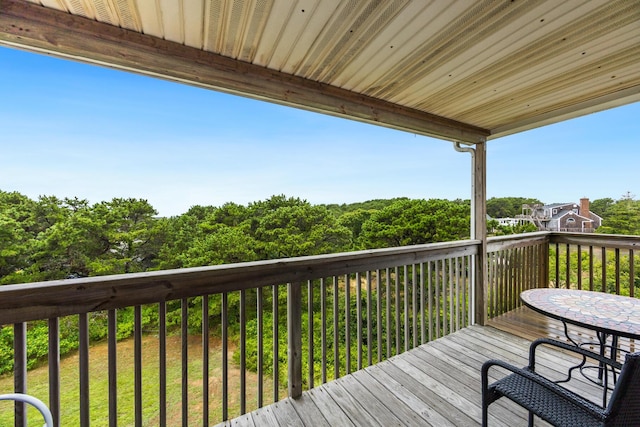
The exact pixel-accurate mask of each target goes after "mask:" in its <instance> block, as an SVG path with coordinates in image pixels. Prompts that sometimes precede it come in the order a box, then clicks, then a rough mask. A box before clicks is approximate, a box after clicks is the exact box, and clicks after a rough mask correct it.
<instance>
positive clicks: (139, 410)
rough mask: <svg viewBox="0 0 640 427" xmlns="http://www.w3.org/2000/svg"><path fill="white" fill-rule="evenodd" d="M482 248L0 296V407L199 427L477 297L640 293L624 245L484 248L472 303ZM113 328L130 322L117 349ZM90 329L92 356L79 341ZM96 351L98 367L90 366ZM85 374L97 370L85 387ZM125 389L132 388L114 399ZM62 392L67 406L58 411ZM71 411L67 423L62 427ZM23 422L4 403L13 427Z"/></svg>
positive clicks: (314, 380)
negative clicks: (5, 337) (0, 402)
mask: <svg viewBox="0 0 640 427" xmlns="http://www.w3.org/2000/svg"><path fill="white" fill-rule="evenodd" d="M480 247H481V245H480V242H479V241H477V240H467V241H460V242H448V243H437V244H429V245H418V246H410V247H403V248H392V249H380V250H370V251H361V252H353V253H343V254H331V255H322V256H313V257H300V258H292V259H283V260H273V261H261V262H253V263H241V264H233V265H221V266H213V267H202V268H191V269H183V270H172V271H158V272H148V273H140V274H129V275H120V276H105V277H91V278H81V279H69V280H62V281H53V282H43V283H32V284H22V285H8V286H2V287H0V325H7V326H5V328H10V331H11V332H12V334H13V344H14V375H13V383H14V384H13V390H3V389H0V393H4V392H13V391H15V392H28V393H31V394H35V395H36V397H39V398H40V399H42V400H43V401H45V402H47V403H48V405H49V406H50V408H51V410H52V412H53V414H54V418H55V419H56V423H57V425H61V424H60V422H62V425H70V424H73V425H82V426H85V425H89V423H90V421H91V424H92V425H97V424H96V420H95V417H96V414H97V413H99V409H96V407H97V406H99V404H103V403H105V402H106V404H107V409H106V410H103V413H107V414H108V418H109V420H108V424H109V425H110V426H112V425H117V424H121V425H131V424H133V425H142V424H143V423H148V422H151V423H152V424H154V425H161V426H164V425H172V424H182V425H189V424H198V425H200V424H202V425H208V424H212V423H215V422H218V421H222V420H226V419H229V418H232V417H235V416H238V415H240V414H243V413H246V412H248V411H250V410H252V409H254V408H257V407H261V406H263V405H266V404H269V403H271V402H275V401H278V400H279V399H281V398H282V397H284V396H287V395H290V396H298V395H299V394H300V393H301V392H302V390H304V389H311V388H313V387H315V386H316V385H318V384H321V383H324V382H326V381H330V380H332V379H334V378H338V377H340V376H343V375H345V374H348V373H350V372H353V371H355V370H359V369H362V368H364V367H366V366H370V365H372V364H375V363H377V362H379V361H381V360H384V359H387V358H389V357H391V356H394V355H396V354H399V353H401V352H404V351H407V350H409V349H411V348H414V347H416V346H417V345H420V344H422V343H424V342H427V341H430V340H433V339H435V338H438V337H441V336H443V335H446V334H448V333H451V332H454V331H456V330H458V329H460V328H463V327H465V326H467V325H469V324H471V323H473V319H474V313H473V307H474V306H475V305H474V303H475V301H474V297H475V295H482V294H483V292H484V294H485V295H486V307H487V315H488V317H489V318H491V317H495V316H498V315H500V314H503V313H505V312H508V311H510V310H512V309H514V308H516V307H518V306H519V305H520V300H519V297H518V296H519V294H520V292H521V291H523V290H525V289H529V288H534V287H546V286H557V287H571V288H576V289H592V290H598V291H606V292H614V293H618V294H623V295H630V296H636V295H637V292H638V291H637V290H636V289H635V288H636V287H637V286H640V278H638V277H637V274H636V272H637V271H638V269H639V268H640V266H638V262H639V261H638V257H637V256H635V250H636V249H637V248H638V247H640V237H637V236H610V235H598V234H588V235H585V234H569V233H549V232H539V233H528V234H522V235H513V236H504V237H496V238H490V239H489V241H488V244H487V254H486V257H485V259H486V262H487V282H486V289H485V290H484V291H483V290H479V291H478V290H477V289H475V284H474V277H476V274H475V270H476V265H475V264H476V262H477V255H478V249H479V248H480ZM603 266H604V268H603ZM119 318H132V319H133V320H132V324H133V326H132V328H131V330H132V331H131V333H130V334H129V332H128V330H125V331H123V330H122V325H121V324H120V323H119V321H118V319H119ZM149 319H151V320H149ZM69 323H71V324H73V325H74V327H75V328H76V331H77V344H78V345H77V351H75V352H72V353H71V355H70V356H68V357H65V358H64V359H65V360H63V362H64V364H65V365H69V364H75V368H74V369H72V372H73V373H72V374H71V375H69V374H65V375H63V376H61V366H62V364H63V363H61V358H62V354H61V353H62V350H61V348H60V343H61V341H62V339H61V338H62V337H61V336H60V334H61V330H66V329H68V324H69ZM98 324H99V325H104V327H105V328H106V330H107V333H106V337H107V338H106V340H105V343H102V342H100V343H97V342H95V340H93V339H92V338H91V337H92V336H93V333H92V328H95V327H96V325H98ZM61 325H67V326H66V327H65V328H61ZM76 325H77V326H76ZM119 325H120V326H119ZM36 328H46V329H47V330H48V360H46V361H44V363H46V369H47V371H48V374H47V375H46V377H47V379H46V382H47V384H46V387H44V388H43V387H35V386H34V387H32V386H33V384H32V382H30V381H29V378H30V377H31V376H32V375H34V373H33V372H34V371H29V372H27V365H28V363H29V358H28V356H27V354H28V351H27V350H28V348H29V345H30V344H29V343H30V341H29V336H30V333H31V332H32V331H33V330H34V329H36ZM127 336H130V337H131V338H126V337H127ZM194 340H195V341H194ZM98 346H103V347H105V348H106V351H105V352H106V356H105V357H104V358H103V359H106V363H105V361H104V360H103V359H101V358H97V356H95V355H94V354H95V353H94V350H95V349H96V348H97V347H98ZM96 365H99V366H103V365H104V366H105V368H104V369H102V370H104V373H102V372H100V371H101V369H98V371H99V374H100V375H102V377H101V378H99V379H97V380H96V375H98V374H97V373H96V372H95V371H96V369H94V367H95V366H96ZM40 369H41V368H40ZM65 372H67V371H65ZM123 377H132V378H133V379H132V380H131V381H129V383H130V384H132V385H130V386H129V385H126V386H123V385H119V384H126V383H127V382H126V381H122V379H123ZM0 380H1V378H0ZM103 383H104V384H106V385H104V386H103V385H102V384H103ZM74 387H77V391H76V392H74V393H75V394H73V393H72V400H70V401H62V399H63V397H62V396H63V395H64V398H65V399H68V398H69V397H68V396H69V393H68V392H67V391H68V389H70V388H74ZM62 390H64V391H65V393H63V392H62ZM149 390H153V392H150V391H149ZM65 408H70V410H69V411H67V410H65ZM149 408H151V409H149ZM68 412H71V413H78V414H79V417H78V420H77V421H74V422H72V423H70V422H66V423H65V417H66V415H65V414H67V413H68ZM149 413H151V414H152V415H148V414H149ZM0 415H1V411H0ZM26 419H27V414H26V413H25V409H24V407H23V406H22V405H20V404H17V405H16V410H15V414H14V415H13V423H14V424H15V425H16V426H23V425H25V423H26ZM150 420H151V421H150ZM2 422H5V420H4V419H0V424H2ZM9 422H11V421H9Z"/></svg>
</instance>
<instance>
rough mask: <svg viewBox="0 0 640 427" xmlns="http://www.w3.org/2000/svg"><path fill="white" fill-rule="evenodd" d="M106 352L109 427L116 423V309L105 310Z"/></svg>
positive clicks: (114, 425)
mask: <svg viewBox="0 0 640 427" xmlns="http://www.w3.org/2000/svg"><path fill="white" fill-rule="evenodd" d="M107 319H108V320H107V329H108V332H107V341H108V345H107V348H108V350H107V352H108V359H109V368H108V370H109V427H116V426H117V425H118V349H117V342H118V336H117V334H118V323H117V313H116V310H109V311H108V312H107Z"/></svg>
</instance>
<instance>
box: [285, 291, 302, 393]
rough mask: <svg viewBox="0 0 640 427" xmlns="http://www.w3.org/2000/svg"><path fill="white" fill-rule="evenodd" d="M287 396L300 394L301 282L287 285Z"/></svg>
mask: <svg viewBox="0 0 640 427" xmlns="http://www.w3.org/2000/svg"><path fill="white" fill-rule="evenodd" d="M287 323H288V325H287V326H288V327H287V330H288V341H289V345H288V352H289V354H288V361H289V363H288V367H289V373H288V374H289V380H288V383H289V397H293V398H296V397H300V396H301V395H302V284H301V283H300V282H296V283H289V284H288V285H287Z"/></svg>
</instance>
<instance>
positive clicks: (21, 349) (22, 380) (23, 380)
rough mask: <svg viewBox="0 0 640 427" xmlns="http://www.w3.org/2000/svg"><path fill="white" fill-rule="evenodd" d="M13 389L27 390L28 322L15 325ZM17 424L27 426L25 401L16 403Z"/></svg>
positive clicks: (18, 390)
mask: <svg viewBox="0 0 640 427" xmlns="http://www.w3.org/2000/svg"><path fill="white" fill-rule="evenodd" d="M13 390H14V393H26V392H27V324H26V323H24V322H22V323H16V324H14V325H13ZM14 414H15V426H16V427H26V426H27V407H26V405H25V404H24V403H23V402H17V401H16V402H15V404H14Z"/></svg>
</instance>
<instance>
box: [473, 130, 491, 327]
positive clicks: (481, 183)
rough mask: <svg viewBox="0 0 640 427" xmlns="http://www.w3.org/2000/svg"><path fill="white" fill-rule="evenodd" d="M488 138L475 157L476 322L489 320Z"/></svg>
mask: <svg viewBox="0 0 640 427" xmlns="http://www.w3.org/2000/svg"><path fill="white" fill-rule="evenodd" d="M486 144H487V143H486V140H483V141H481V142H478V143H476V145H475V155H474V156H473V157H472V159H473V170H472V174H471V180H472V187H473V192H472V197H473V198H472V201H471V204H472V210H471V212H472V219H471V221H472V222H473V225H472V227H471V238H472V239H478V240H480V248H479V250H478V255H477V257H476V268H475V275H476V277H475V284H476V286H475V290H474V292H475V295H474V301H475V323H476V324H478V325H484V324H485V323H486V322H487V295H488V293H487V291H488V269H487V147H486Z"/></svg>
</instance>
